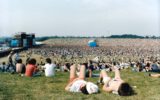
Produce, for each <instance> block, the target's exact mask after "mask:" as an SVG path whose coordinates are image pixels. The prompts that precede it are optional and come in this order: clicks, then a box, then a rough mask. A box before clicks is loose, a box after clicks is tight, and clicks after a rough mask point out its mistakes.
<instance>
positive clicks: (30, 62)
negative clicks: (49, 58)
mask: <svg viewBox="0 0 160 100" xmlns="http://www.w3.org/2000/svg"><path fill="white" fill-rule="evenodd" d="M28 64H31V65H35V64H36V59H34V58H31V59H30V60H29V61H28Z"/></svg>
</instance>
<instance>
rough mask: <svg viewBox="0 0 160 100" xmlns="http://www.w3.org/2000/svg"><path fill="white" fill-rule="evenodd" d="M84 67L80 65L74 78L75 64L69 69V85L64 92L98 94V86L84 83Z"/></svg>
mask: <svg viewBox="0 0 160 100" xmlns="http://www.w3.org/2000/svg"><path fill="white" fill-rule="evenodd" d="M85 69H86V67H85V65H81V67H80V74H79V76H78V77H76V66H75V64H74V65H72V66H71V67H70V79H69V83H68V84H67V86H66V87H65V90H66V91H70V92H82V93H83V94H93V93H98V91H99V89H98V86H97V85H96V84H94V83H92V82H87V81H85Z"/></svg>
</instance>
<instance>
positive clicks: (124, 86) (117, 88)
mask: <svg viewBox="0 0 160 100" xmlns="http://www.w3.org/2000/svg"><path fill="white" fill-rule="evenodd" d="M114 72H115V77H114V78H113V79H111V77H109V76H108V75H107V73H106V71H105V70H102V71H101V73H100V82H103V83H104V85H103V88H102V89H103V90H104V91H106V92H112V93H114V94H119V95H120V96H129V95H132V94H133V90H132V88H131V87H130V85H129V84H128V83H126V82H124V81H123V80H122V79H121V77H120V72H119V69H118V68H117V67H114Z"/></svg>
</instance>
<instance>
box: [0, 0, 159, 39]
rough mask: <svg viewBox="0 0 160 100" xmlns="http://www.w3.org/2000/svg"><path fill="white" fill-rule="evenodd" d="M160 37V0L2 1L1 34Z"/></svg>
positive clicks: (0, 11)
mask: <svg viewBox="0 0 160 100" xmlns="http://www.w3.org/2000/svg"><path fill="white" fill-rule="evenodd" d="M17 32H27V33H35V34H36V36H55V35H58V36H110V35H121V34H135V35H141V36H146V35H148V36H152V35H155V36H160V0H0V37H1V36H13V35H14V34H15V33H17Z"/></svg>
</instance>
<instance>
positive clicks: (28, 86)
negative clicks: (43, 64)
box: [0, 69, 160, 100]
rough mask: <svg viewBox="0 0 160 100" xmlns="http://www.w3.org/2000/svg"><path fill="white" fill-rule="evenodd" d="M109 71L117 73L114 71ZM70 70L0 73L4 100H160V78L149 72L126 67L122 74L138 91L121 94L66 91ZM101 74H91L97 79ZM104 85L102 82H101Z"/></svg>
mask: <svg viewBox="0 0 160 100" xmlns="http://www.w3.org/2000/svg"><path fill="white" fill-rule="evenodd" d="M109 75H111V76H113V73H112V72H110V73H109ZM68 76H69V73H62V72H57V73H56V76H55V77H50V78H46V77H45V76H40V77H32V78H28V77H21V76H19V75H17V74H13V75H12V74H9V73H0V100H160V78H151V77H149V76H148V73H143V72H141V73H139V72H131V71H130V70H129V69H128V70H123V71H122V78H123V79H124V80H125V81H127V82H129V83H130V84H131V85H132V86H134V90H135V92H136V94H135V95H133V96H129V97H121V96H118V95H115V94H111V93H105V92H103V91H102V90H101V92H100V93H99V94H92V95H84V94H82V93H69V92H66V91H64V87H65V85H66V83H67V82H68ZM97 79H98V78H90V79H87V80H90V81H92V82H94V83H95V82H96V81H97ZM99 87H100V89H101V87H102V86H99Z"/></svg>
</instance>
